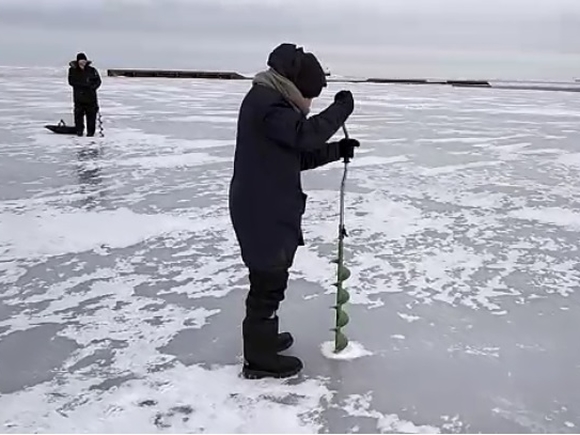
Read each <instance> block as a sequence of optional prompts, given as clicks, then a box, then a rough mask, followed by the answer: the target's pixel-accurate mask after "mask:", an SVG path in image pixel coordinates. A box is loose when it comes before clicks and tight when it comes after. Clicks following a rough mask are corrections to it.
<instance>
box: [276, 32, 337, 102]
mask: <svg viewBox="0 0 580 435" xmlns="http://www.w3.org/2000/svg"><path fill="white" fill-rule="evenodd" d="M268 66H269V67H271V68H273V69H274V70H276V71H277V72H278V73H279V74H281V75H283V76H284V77H286V78H287V79H288V80H290V81H291V82H292V83H294V84H295V85H296V87H297V88H298V90H299V91H300V93H301V94H302V96H303V97H304V98H315V97H318V96H319V95H320V93H321V92H322V88H324V87H326V75H325V74H324V70H323V69H322V66H321V65H320V63H319V62H318V59H316V56H314V55H313V54H312V53H305V52H304V50H303V49H302V48H301V47H297V46H296V45H295V44H289V43H283V44H280V45H279V46H278V47H276V48H275V49H274V50H273V51H272V52H271V53H270V56H268Z"/></svg>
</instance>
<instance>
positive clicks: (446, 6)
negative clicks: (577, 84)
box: [0, 0, 580, 79]
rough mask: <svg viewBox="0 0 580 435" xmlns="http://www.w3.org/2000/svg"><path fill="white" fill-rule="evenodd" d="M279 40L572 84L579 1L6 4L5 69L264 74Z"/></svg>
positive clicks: (345, 70) (375, 67) (347, 59)
mask: <svg viewBox="0 0 580 435" xmlns="http://www.w3.org/2000/svg"><path fill="white" fill-rule="evenodd" d="M266 4H267V6H266ZM280 42H295V43H297V44H300V45H304V46H305V47H306V48H307V49H308V50H311V51H313V52H314V53H315V54H316V55H317V56H318V57H319V58H320V59H321V61H322V63H323V64H324V65H325V66H327V67H328V68H329V69H330V70H331V71H332V72H334V73H336V74H346V75H360V76H399V77H404V76H407V77H408V76H414V77H442V78H443V77H454V78H458V77H465V78H508V79H512V78H528V79H529V78H538V79H548V78H553V79H571V78H575V77H580V0H356V1H345V0H292V1H289V0H286V1H283V0H0V65H25V66H28V65H39V66H42V65H47V66H58V65H66V64H67V63H68V61H69V60H70V59H72V58H73V57H74V55H75V53H76V52H77V51H79V50H83V51H86V52H87V54H88V55H89V57H91V58H92V59H93V60H94V61H95V65H96V66H97V67H99V68H102V69H106V68H108V67H152V68H163V67H166V68H195V69H220V70H238V71H241V72H255V71H257V70H260V69H262V68H263V67H264V64H265V60H266V59H267V55H268V53H269V51H270V50H271V49H272V48H273V47H275V46H276V45H277V44H279V43H280Z"/></svg>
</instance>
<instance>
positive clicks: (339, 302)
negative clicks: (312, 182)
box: [332, 125, 350, 353]
mask: <svg viewBox="0 0 580 435" xmlns="http://www.w3.org/2000/svg"><path fill="white" fill-rule="evenodd" d="M342 131H343V132H344V136H345V137H346V138H347V139H348V132H347V131H346V126H345V125H343V126H342ZM349 161H350V159H349V158H348V157H344V159H343V162H344V171H343V174H342V182H341V183H340V220H339V225H338V258H337V259H336V260H334V261H333V263H336V265H337V272H336V283H335V284H334V285H335V286H336V305H335V306H334V307H333V308H334V309H335V310H336V317H335V327H334V328H333V329H332V330H333V331H334V353H338V352H341V351H343V350H344V349H345V348H346V347H347V346H348V338H346V335H344V333H343V332H342V328H343V327H344V326H346V325H347V324H348V321H349V318H348V314H346V312H345V311H344V310H343V306H344V304H346V303H347V302H348V300H349V299H350V294H349V293H348V291H347V290H345V289H344V288H343V282H344V281H346V280H347V279H348V278H349V277H350V270H348V268H347V267H346V266H345V265H344V238H345V237H347V233H346V228H345V227H344V190H345V184H346V176H347V173H348V163H349Z"/></svg>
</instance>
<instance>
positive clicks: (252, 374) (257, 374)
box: [242, 367, 302, 379]
mask: <svg viewBox="0 0 580 435" xmlns="http://www.w3.org/2000/svg"><path fill="white" fill-rule="evenodd" d="M301 370H302V367H298V368H296V369H294V370H289V371H287V372H282V373H277V372H266V371H263V370H252V369H247V368H245V367H244V368H243V369H242V375H243V376H244V378H246V379H264V378H274V379H283V378H289V377H291V376H294V375H297V374H298V373H300V371H301Z"/></svg>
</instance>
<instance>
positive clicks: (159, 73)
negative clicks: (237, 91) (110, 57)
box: [107, 69, 247, 80]
mask: <svg viewBox="0 0 580 435" xmlns="http://www.w3.org/2000/svg"><path fill="white" fill-rule="evenodd" d="M107 75H108V76H109V77H140V78H145V77H160V78H174V79H219V80H246V79H247V78H246V77H244V76H243V75H241V74H239V73H237V72H231V71H187V70H164V69H109V70H107Z"/></svg>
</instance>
